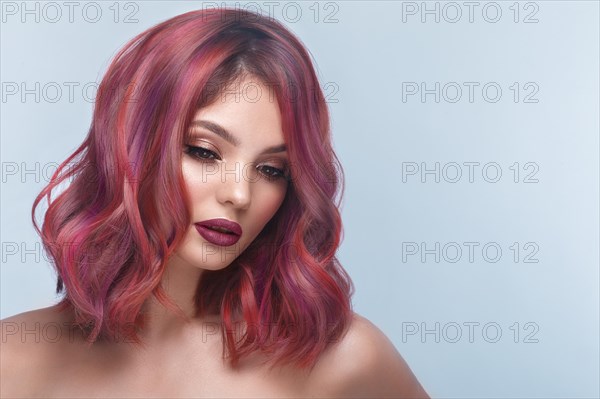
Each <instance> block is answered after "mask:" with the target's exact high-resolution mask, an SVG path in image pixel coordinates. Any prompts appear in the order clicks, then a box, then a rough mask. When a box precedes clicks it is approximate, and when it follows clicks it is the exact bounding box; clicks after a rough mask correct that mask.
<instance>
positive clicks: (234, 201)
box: [217, 163, 251, 209]
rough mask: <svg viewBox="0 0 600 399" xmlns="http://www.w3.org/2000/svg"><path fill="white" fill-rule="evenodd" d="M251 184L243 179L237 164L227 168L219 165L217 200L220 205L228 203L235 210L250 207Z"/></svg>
mask: <svg viewBox="0 0 600 399" xmlns="http://www.w3.org/2000/svg"><path fill="white" fill-rule="evenodd" d="M250 184H251V182H250V181H249V179H247V178H245V177H244V173H242V168H241V167H240V166H239V163H235V168H234V167H233V165H230V166H229V167H227V166H226V165H221V181H220V183H219V189H218V191H217V200H218V201H219V202H220V203H221V204H226V203H230V204H231V205H233V206H234V207H235V208H239V209H247V208H248V207H249V206H250V197H251V193H250V191H251V188H250Z"/></svg>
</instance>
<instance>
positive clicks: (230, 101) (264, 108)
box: [193, 78, 283, 144]
mask: <svg viewBox="0 0 600 399" xmlns="http://www.w3.org/2000/svg"><path fill="white" fill-rule="evenodd" d="M193 120H194V121H197V120H208V121H210V122H213V123H216V124H218V125H221V126H222V127H223V128H225V129H226V130H228V131H229V132H230V133H231V134H233V135H234V136H235V137H236V138H238V139H239V141H240V142H241V143H242V144H243V143H245V142H246V141H247V139H246V140H245V138H249V139H251V141H256V140H259V141H261V142H264V143H275V144H279V143H282V142H283V130H282V118H281V112H280V110H279V104H278V102H277V98H276V96H275V93H274V91H273V90H272V88H269V87H268V86H267V85H265V84H263V83H262V82H261V81H259V80H257V79H256V78H246V79H243V80H240V81H238V82H235V83H234V84H232V85H230V86H229V87H227V88H226V89H224V90H223V91H222V93H221V94H220V95H219V96H217V98H216V99H215V100H214V101H213V102H212V103H211V104H210V105H208V106H206V107H203V108H200V109H198V110H197V111H196V113H195V115H194V118H193Z"/></svg>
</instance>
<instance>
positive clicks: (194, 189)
mask: <svg viewBox="0 0 600 399" xmlns="http://www.w3.org/2000/svg"><path fill="white" fill-rule="evenodd" d="M181 171H182V174H183V180H184V181H185V184H186V187H187V189H188V192H189V194H190V196H191V197H192V198H190V199H191V200H193V201H192V204H193V203H194V202H197V201H198V198H204V196H205V194H207V193H208V192H210V190H211V186H210V184H209V183H210V179H206V178H205V179H204V181H202V180H203V179H202V171H203V170H202V168H201V167H199V166H198V165H194V163H193V161H190V160H187V159H184V161H183V163H182V167H181Z"/></svg>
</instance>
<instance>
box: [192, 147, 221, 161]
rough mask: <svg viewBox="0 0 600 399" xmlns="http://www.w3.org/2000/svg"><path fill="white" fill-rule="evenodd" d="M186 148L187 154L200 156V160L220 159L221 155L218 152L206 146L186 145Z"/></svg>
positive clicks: (195, 156)
mask: <svg viewBox="0 0 600 399" xmlns="http://www.w3.org/2000/svg"><path fill="white" fill-rule="evenodd" d="M185 149H186V150H185V153H186V154H190V155H191V156H193V157H194V158H198V159H200V160H211V159H219V156H218V155H217V154H215V153H214V152H212V151H211V150H208V149H206V148H204V147H194V146H191V145H186V146H185ZM211 156H212V158H211Z"/></svg>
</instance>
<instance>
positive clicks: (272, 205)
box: [252, 182, 286, 234]
mask: <svg viewBox="0 0 600 399" xmlns="http://www.w3.org/2000/svg"><path fill="white" fill-rule="evenodd" d="M267 184H269V185H271V184H272V183H266V182H265V183H258V187H256V190H255V194H254V195H253V198H252V203H253V204H254V205H255V210H254V212H252V214H253V216H252V219H253V220H254V224H255V225H257V227H259V229H258V231H257V233H256V234H258V232H260V230H262V228H263V227H264V226H265V225H266V224H267V222H269V220H271V218H272V217H273V215H275V213H276V212H277V210H278V209H279V207H280V206H281V204H282V203H283V200H284V199H285V194H286V188H285V186H284V185H282V186H278V185H272V186H271V187H264V186H266V185H267Z"/></svg>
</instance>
